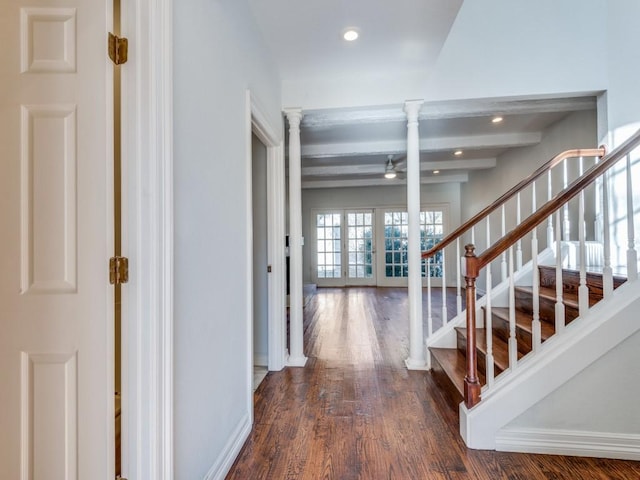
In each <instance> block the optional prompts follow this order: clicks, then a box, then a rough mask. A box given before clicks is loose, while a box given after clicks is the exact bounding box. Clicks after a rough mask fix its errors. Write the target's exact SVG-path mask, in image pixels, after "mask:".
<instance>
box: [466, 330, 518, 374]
mask: <svg viewBox="0 0 640 480" xmlns="http://www.w3.org/2000/svg"><path fill="white" fill-rule="evenodd" d="M456 331H457V332H459V333H460V334H461V335H462V336H463V337H464V338H467V329H466V328H462V327H456ZM492 347H493V348H492V353H493V363H494V365H495V366H496V367H497V370H503V371H504V370H506V369H507V368H509V346H508V344H507V343H506V342H505V341H503V340H501V339H500V338H498V337H497V336H496V335H495V333H494V334H493V342H492ZM476 348H477V349H478V350H480V351H481V352H483V353H485V354H486V353H487V330H486V329H484V328H478V329H476ZM522 356H523V355H522V353H520V352H518V358H522Z"/></svg>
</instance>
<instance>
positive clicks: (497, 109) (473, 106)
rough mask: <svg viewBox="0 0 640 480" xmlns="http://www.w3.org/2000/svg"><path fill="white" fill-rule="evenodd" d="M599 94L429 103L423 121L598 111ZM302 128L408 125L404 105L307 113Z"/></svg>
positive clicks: (311, 111)
mask: <svg viewBox="0 0 640 480" xmlns="http://www.w3.org/2000/svg"><path fill="white" fill-rule="evenodd" d="M597 95H598V92H591V93H589V94H588V95H586V96H579V97H569V98H544V97H543V98H530V99H520V100H518V99H478V100H456V101H440V102H426V103H425V104H424V105H423V106H422V108H421V110H420V115H419V120H440V119H447V118H472V117H490V116H493V115H495V114H500V115H523V114H537V113H556V112H577V111H584V110H595V109H596V96H597ZM304 114H305V115H304V118H303V119H302V127H303V128H305V127H308V128H313V127H329V126H338V125H353V124H359V123H366V124H371V123H382V122H403V121H406V119H407V117H406V114H405V113H404V112H403V110H402V104H398V105H386V106H381V107H367V108H342V109H323V110H306V111H305V112H304Z"/></svg>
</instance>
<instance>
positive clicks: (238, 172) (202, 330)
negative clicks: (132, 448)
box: [174, 0, 281, 479]
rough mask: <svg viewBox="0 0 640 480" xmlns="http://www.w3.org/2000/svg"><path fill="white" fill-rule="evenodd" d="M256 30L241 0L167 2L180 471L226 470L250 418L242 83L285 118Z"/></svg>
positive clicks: (197, 474) (183, 475) (195, 475)
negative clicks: (171, 40)
mask: <svg viewBox="0 0 640 480" xmlns="http://www.w3.org/2000/svg"><path fill="white" fill-rule="evenodd" d="M256 32H257V29H256V28H255V27H254V24H253V20H252V17H251V14H250V12H249V10H248V7H247V4H246V1H244V0H191V1H189V2H174V102H175V103H174V110H175V113H174V135H175V152H174V169H175V179H174V186H175V282H174V285H175V370H174V374H175V424H174V425H175V478H178V479H200V478H203V477H204V476H205V475H206V474H207V472H209V471H211V472H212V473H216V472H217V474H220V475H224V469H225V467H226V466H227V465H226V464H224V463H223V462H224V460H229V459H228V458H226V456H228V455H229V454H230V453H231V452H232V451H233V448H234V445H233V444H232V443H230V442H232V441H233V440H241V439H238V438H237V436H238V432H241V431H242V429H243V428H249V427H250V422H251V413H250V408H251V405H252V392H251V388H250V383H249V382H247V380H248V377H249V371H250V368H251V365H249V359H250V353H251V352H250V348H251V347H250V345H249V326H250V322H251V311H250V309H249V308H248V306H249V305H250V298H249V297H248V295H249V294H248V291H249V288H248V286H250V278H249V277H250V271H251V266H250V265H249V264H248V257H249V256H250V252H251V241H252V239H251V235H250V228H251V224H250V218H251V215H250V213H251V205H250V203H249V195H250V185H251V176H250V175H251V172H250V168H249V167H248V165H247V158H248V152H247V151H246V148H247V145H248V141H247V140H248V135H249V134H250V132H249V131H247V130H248V128H247V127H248V125H247V122H246V105H245V92H246V89H247V88H250V89H251V90H252V93H254V94H255V95H256V96H257V98H258V99H259V100H260V103H261V106H262V107H263V109H264V110H265V111H266V113H267V114H268V115H269V116H270V117H272V118H273V119H276V120H277V121H273V124H274V125H280V124H281V122H280V121H279V119H280V103H281V102H280V84H279V78H278V75H277V73H276V71H275V70H274V69H273V68H272V67H271V65H273V63H272V62H271V60H270V58H269V54H268V52H267V51H266V50H265V49H264V47H263V45H264V42H263V41H262V40H261V38H260V37H259V36H258V34H257V33H256ZM249 128H250V127H249ZM234 435H235V438H234ZM236 446H237V445H236ZM231 460H232V459H231ZM212 467H214V468H213V470H211V469H212Z"/></svg>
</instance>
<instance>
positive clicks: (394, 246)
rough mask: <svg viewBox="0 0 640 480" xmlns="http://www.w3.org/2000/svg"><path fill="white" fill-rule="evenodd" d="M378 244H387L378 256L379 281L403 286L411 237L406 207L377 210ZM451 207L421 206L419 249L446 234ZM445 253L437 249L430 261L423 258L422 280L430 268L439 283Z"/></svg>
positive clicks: (388, 284) (437, 240) (430, 245)
mask: <svg viewBox="0 0 640 480" xmlns="http://www.w3.org/2000/svg"><path fill="white" fill-rule="evenodd" d="M377 213H378V222H379V224H381V225H382V226H383V227H382V228H380V229H379V234H378V235H379V239H378V243H379V245H384V250H381V252H380V255H379V256H378V271H379V272H380V274H379V276H378V285H379V286H387V287H392V286H394V287H401V286H406V285H407V278H408V275H409V273H408V272H409V259H408V237H409V215H408V213H407V211H406V209H403V208H389V209H379V210H378V212H377ZM447 214H448V209H447V208H446V206H444V205H436V206H428V207H422V209H421V210H420V250H421V251H423V252H424V251H426V250H428V249H430V248H431V247H433V246H434V245H435V244H436V243H438V242H439V241H440V240H442V238H443V237H444V231H445V228H446V220H447V217H448V215H447ZM443 262H444V257H443V254H442V252H438V253H437V254H436V255H435V256H434V257H433V258H432V259H431V260H430V262H429V264H428V265H427V262H425V261H423V262H422V266H421V269H422V278H423V284H426V278H427V271H429V275H430V276H431V280H432V284H433V285H439V284H440V279H441V278H442V272H443Z"/></svg>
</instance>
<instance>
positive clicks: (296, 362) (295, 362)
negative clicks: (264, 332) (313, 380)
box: [287, 355, 307, 367]
mask: <svg viewBox="0 0 640 480" xmlns="http://www.w3.org/2000/svg"><path fill="white" fill-rule="evenodd" d="M306 364H307V357H305V356H304V355H303V356H301V357H289V358H287V367H304V366H305V365H306Z"/></svg>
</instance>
